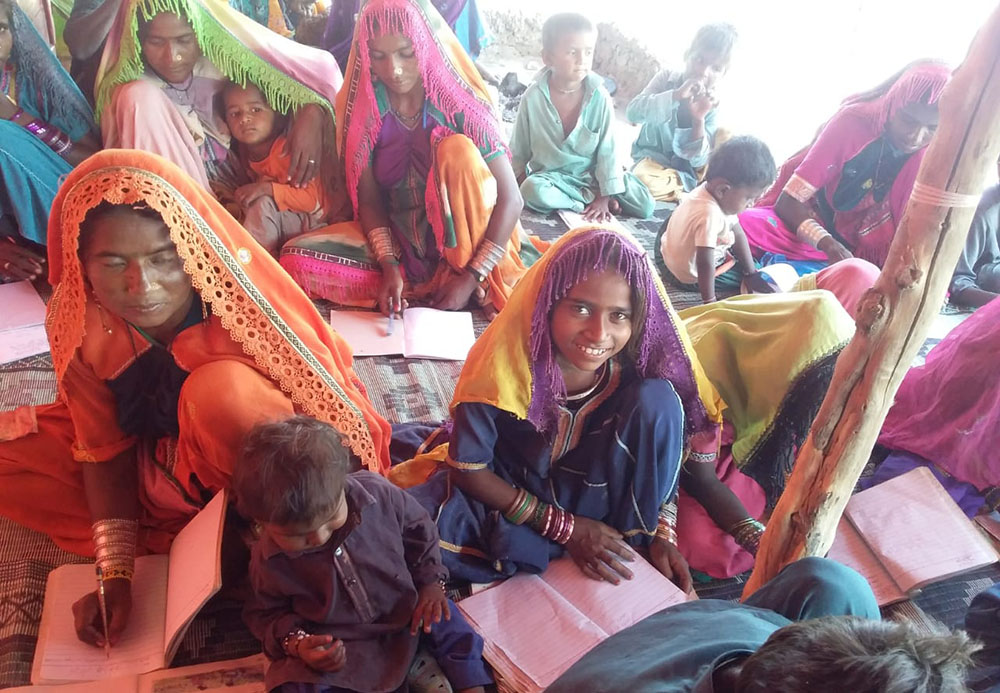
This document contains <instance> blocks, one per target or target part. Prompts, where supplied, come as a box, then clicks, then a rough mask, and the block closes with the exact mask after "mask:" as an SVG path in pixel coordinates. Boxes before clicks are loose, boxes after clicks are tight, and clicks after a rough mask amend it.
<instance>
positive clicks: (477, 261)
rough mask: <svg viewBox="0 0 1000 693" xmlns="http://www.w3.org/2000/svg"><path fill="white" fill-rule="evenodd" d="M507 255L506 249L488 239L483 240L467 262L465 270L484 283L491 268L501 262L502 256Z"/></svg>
mask: <svg viewBox="0 0 1000 693" xmlns="http://www.w3.org/2000/svg"><path fill="white" fill-rule="evenodd" d="M506 253H507V249H506V248H504V247H503V246H502V245H497V244H496V243H494V242H493V241H491V240H490V239H489V238H484V239H483V240H482V241H481V242H480V244H479V247H478V248H476V254H475V255H474V256H473V257H472V259H471V260H469V264H468V266H467V268H466V269H468V270H469V272H471V273H472V276H474V277H475V278H476V279H478V280H479V281H484V280H485V279H486V278H487V277H488V276H490V272H492V271H493V268H494V267H496V266H497V265H499V264H500V261H501V260H503V256H504V255H505V254H506Z"/></svg>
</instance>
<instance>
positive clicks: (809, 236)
mask: <svg viewBox="0 0 1000 693" xmlns="http://www.w3.org/2000/svg"><path fill="white" fill-rule="evenodd" d="M795 235H796V236H798V237H799V239H800V240H802V241H805V242H806V243H808V244H809V245H811V246H812V247H813V248H815V247H817V246H818V245H819V242H820V241H822V240H823V239H824V238H826V237H827V236H829V235H830V232H829V231H827V230H826V229H824V228H823V225H822V224H820V223H819V222H818V221H816V220H815V219H812V218H810V219H806V220H805V221H803V222H802V223H801V224H799V228H797V229H796V230H795Z"/></svg>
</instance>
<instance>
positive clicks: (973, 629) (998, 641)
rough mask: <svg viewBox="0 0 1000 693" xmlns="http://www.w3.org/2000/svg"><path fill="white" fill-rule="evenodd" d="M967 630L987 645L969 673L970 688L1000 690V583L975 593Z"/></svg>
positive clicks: (998, 691)
mask: <svg viewBox="0 0 1000 693" xmlns="http://www.w3.org/2000/svg"><path fill="white" fill-rule="evenodd" d="M965 630H966V631H967V632H968V633H969V635H971V636H972V637H973V638H975V639H976V640H978V641H979V642H980V643H982V645H983V649H982V650H980V651H979V652H977V653H976V659H975V666H974V667H973V670H972V671H971V672H970V674H969V680H968V681H967V683H968V686H969V690H971V691H989V692H990V693H1000V585H993V586H992V587H990V588H989V589H987V590H986V591H984V592H980V593H979V594H977V595H976V596H975V598H974V599H973V600H972V603H971V604H970V605H969V611H968V612H967V613H966V614H965Z"/></svg>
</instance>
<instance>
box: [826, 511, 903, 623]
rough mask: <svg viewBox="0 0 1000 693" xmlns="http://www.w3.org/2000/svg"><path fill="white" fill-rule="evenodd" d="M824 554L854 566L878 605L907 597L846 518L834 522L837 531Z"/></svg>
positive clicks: (899, 600)
mask: <svg viewBox="0 0 1000 693" xmlns="http://www.w3.org/2000/svg"><path fill="white" fill-rule="evenodd" d="M827 558H831V559H833V560H835V561H837V562H838V563H843V564H844V565H846V566H848V567H850V568H854V569H855V570H856V571H858V572H859V573H860V574H861V576H862V577H863V578H864V579H865V580H867V581H868V584H869V585H871V588H872V592H873V593H874V594H875V601H877V602H878V605H879V606H886V605H887V604H895V603H896V602H901V601H903V600H905V599H907V596H908V595H907V594H906V592H904V591H903V590H901V589H899V585H897V584H896V582H895V581H894V580H893V579H892V576H891V575H889V572H888V571H887V570H886V569H885V568H884V567H882V564H881V563H879V560H878V558H876V557H875V554H874V553H872V550H871V549H870V548H868V544H866V543H865V540H864V539H862V538H861V535H860V534H858V530H856V529H854V525H852V524H851V523H850V522H849V521H848V520H847V519H846V518H843V517H842V518H840V524H839V525H837V535H836V536H835V537H834V538H833V545H832V546H831V547H830V553H828V554H827Z"/></svg>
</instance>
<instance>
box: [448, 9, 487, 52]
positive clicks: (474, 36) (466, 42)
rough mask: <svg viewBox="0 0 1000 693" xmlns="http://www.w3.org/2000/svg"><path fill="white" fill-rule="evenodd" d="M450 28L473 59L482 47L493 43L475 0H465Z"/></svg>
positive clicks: (481, 50)
mask: <svg viewBox="0 0 1000 693" xmlns="http://www.w3.org/2000/svg"><path fill="white" fill-rule="evenodd" d="M451 28H452V29H453V30H454V31H455V36H457V37H458V41H459V43H461V44H462V48H464V49H465V52H466V53H468V54H469V57H471V58H472V59H473V60H476V59H478V58H479V54H480V53H482V52H483V49H484V48H486V46H488V45H490V44H491V43H493V34H491V33H490V30H489V27H488V26H487V25H486V20H485V19H484V18H483V15H482V14H481V13H480V12H479V6H478V5H477V4H476V0H467V2H466V3H465V6H464V7H463V8H462V11H461V12H460V13H459V15H458V18H457V19H456V20H455V23H454V24H452V25H451Z"/></svg>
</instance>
